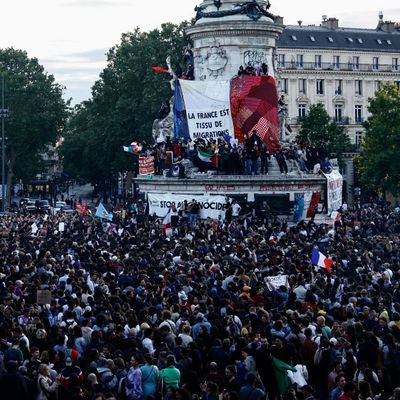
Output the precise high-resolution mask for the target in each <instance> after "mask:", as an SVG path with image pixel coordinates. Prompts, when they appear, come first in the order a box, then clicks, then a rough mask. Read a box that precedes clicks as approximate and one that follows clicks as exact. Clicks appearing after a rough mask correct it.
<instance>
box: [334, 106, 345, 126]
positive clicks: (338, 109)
mask: <svg viewBox="0 0 400 400" xmlns="http://www.w3.org/2000/svg"><path fill="white" fill-rule="evenodd" d="M335 121H336V122H342V121H343V106H342V105H341V104H336V105H335Z"/></svg>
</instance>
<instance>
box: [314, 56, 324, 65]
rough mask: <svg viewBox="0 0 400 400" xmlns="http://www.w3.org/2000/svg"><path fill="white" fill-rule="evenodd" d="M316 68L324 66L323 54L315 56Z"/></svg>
mask: <svg viewBox="0 0 400 400" xmlns="http://www.w3.org/2000/svg"><path fill="white" fill-rule="evenodd" d="M315 68H322V56H321V55H316V56H315Z"/></svg>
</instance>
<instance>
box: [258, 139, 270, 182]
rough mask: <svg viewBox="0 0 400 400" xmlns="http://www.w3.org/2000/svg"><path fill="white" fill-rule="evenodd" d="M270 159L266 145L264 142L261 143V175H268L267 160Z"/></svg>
mask: <svg viewBox="0 0 400 400" xmlns="http://www.w3.org/2000/svg"><path fill="white" fill-rule="evenodd" d="M270 159H271V155H270V154H269V151H268V147H267V145H266V144H265V143H263V144H262V145H261V149H260V161H261V171H260V173H261V175H268V161H269V160H270Z"/></svg>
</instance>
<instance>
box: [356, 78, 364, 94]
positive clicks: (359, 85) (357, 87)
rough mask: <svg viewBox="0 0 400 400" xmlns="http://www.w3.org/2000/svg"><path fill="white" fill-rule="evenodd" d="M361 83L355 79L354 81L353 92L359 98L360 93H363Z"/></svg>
mask: <svg viewBox="0 0 400 400" xmlns="http://www.w3.org/2000/svg"><path fill="white" fill-rule="evenodd" d="M362 83H363V82H362V80H360V79H356V80H355V81H354V92H355V94H357V95H359V96H361V95H362V93H363V85H362Z"/></svg>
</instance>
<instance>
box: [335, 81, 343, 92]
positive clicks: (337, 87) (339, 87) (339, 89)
mask: <svg viewBox="0 0 400 400" xmlns="http://www.w3.org/2000/svg"><path fill="white" fill-rule="evenodd" d="M335 94H336V95H342V94H343V81H342V80H341V79H336V80H335Z"/></svg>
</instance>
